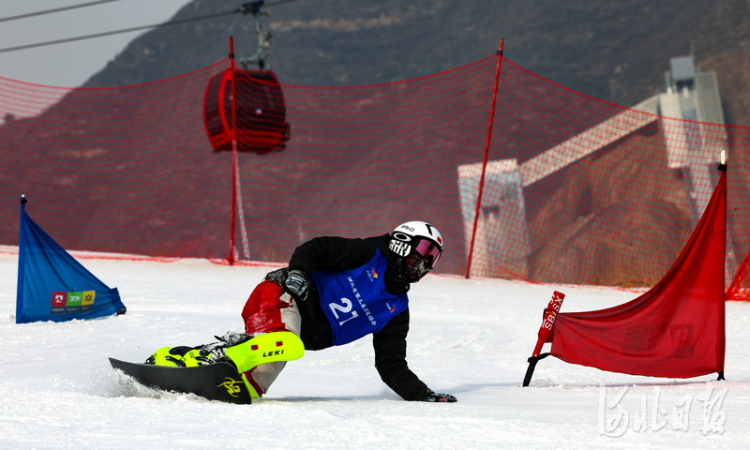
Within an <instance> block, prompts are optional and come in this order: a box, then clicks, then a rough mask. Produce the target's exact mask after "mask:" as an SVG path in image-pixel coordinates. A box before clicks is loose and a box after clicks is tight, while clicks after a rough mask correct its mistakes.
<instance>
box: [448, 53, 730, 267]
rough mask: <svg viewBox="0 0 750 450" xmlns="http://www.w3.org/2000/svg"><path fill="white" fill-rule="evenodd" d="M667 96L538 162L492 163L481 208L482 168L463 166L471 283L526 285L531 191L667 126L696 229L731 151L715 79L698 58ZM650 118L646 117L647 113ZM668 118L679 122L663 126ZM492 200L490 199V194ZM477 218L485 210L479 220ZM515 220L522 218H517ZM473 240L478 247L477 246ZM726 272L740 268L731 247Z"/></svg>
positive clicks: (687, 59) (675, 68) (687, 62)
mask: <svg viewBox="0 0 750 450" xmlns="http://www.w3.org/2000/svg"><path fill="white" fill-rule="evenodd" d="M665 82H666V86H665V91H664V92H662V93H659V94H656V95H654V96H652V97H650V98H648V99H646V100H644V101H642V102H640V103H639V104H637V105H635V106H633V107H632V108H630V109H625V110H623V111H622V112H621V113H619V114H616V115H614V116H612V117H610V118H609V119H607V120H604V121H602V122H600V123H598V124H597V125H595V126H593V127H591V128H589V129H588V130H586V131H584V132H583V133H580V134H578V135H576V136H573V137H571V138H569V139H567V140H566V141H564V142H561V143H559V144H557V145H555V146H554V147H552V148H549V149H547V150H546V151H543V152H541V153H540V154H539V155H537V156H535V157H533V158H531V159H529V160H527V161H524V162H523V163H518V162H517V160H515V159H512V160H503V161H491V162H489V163H488V165H487V168H486V174H485V177H484V179H485V185H484V188H483V190H482V192H483V194H482V197H483V198H482V201H481V207H480V208H477V202H478V195H479V188H478V187H479V180H480V178H481V175H482V173H481V171H482V167H481V164H466V165H462V166H459V167H458V170H457V176H458V189H459V193H460V199H461V210H462V213H463V221H464V236H465V239H466V248H467V249H472V247H473V250H469V251H472V262H471V264H472V266H471V275H472V276H489V277H498V276H499V277H511V278H525V277H526V276H527V270H528V262H527V260H528V258H529V257H530V255H531V244H530V242H529V230H528V222H527V220H526V217H525V210H526V208H525V205H524V194H523V192H524V188H526V187H528V186H530V185H532V184H534V183H536V182H537V181H540V180H542V179H544V178H545V177H547V176H549V175H552V174H553V173H555V172H557V171H559V170H561V169H563V168H565V167H567V166H569V165H571V164H573V163H575V162H577V161H579V160H581V159H583V158H585V157H587V156H589V155H592V154H594V153H596V152H598V151H600V150H603V149H605V148H611V146H613V145H614V146H616V145H617V141H619V140H621V139H623V138H625V137H626V136H628V135H630V134H632V133H635V132H636V131H638V130H640V129H642V128H644V127H645V126H647V125H649V124H652V123H654V122H656V121H660V122H661V123H659V125H660V127H661V128H662V130H663V131H664V136H668V137H669V138H665V148H666V151H667V155H666V156H667V158H666V159H667V164H668V167H669V168H670V169H673V170H676V171H680V172H681V173H680V175H681V178H683V179H684V180H685V181H686V188H687V189H688V190H689V196H690V198H691V199H692V201H693V212H694V214H693V221H694V223H697V221H698V219H699V218H700V216H701V214H702V213H703V211H704V210H705V207H706V205H707V204H708V201H709V199H710V197H711V193H712V192H713V188H712V186H714V184H715V183H714V181H715V180H716V179H717V177H718V174H717V173H716V164H717V163H718V162H719V159H720V155H721V151H722V150H728V148H729V147H728V141H727V133H726V130H725V128H724V127H717V126H715V125H712V124H721V125H723V124H724V114H723V111H722V105H721V96H720V93H719V85H718V82H717V78H716V74H715V73H714V72H701V71H700V70H699V69H698V68H696V66H695V63H694V60H693V57H692V56H684V57H676V58H672V59H671V60H670V70H668V71H666V72H665ZM644 112H645V113H647V114H643V113H644ZM662 117H664V118H670V119H680V120H662ZM488 193H489V195H488ZM475 211H479V218H478V219H477V220H476V232H475V231H474V228H475V217H474V215H475ZM514 215H515V216H514ZM472 239H473V240H474V242H473V246H472V242H471V241H472ZM728 247H729V248H728V250H729V251H728V258H727V260H728V264H730V263H731V267H727V269H728V270H727V273H728V274H729V273H734V271H733V270H730V269H731V268H732V267H733V266H734V262H733V261H732V258H731V255H732V254H733V253H732V252H731V240H730V242H729V243H728Z"/></svg>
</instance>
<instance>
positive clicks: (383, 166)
mask: <svg viewBox="0 0 750 450" xmlns="http://www.w3.org/2000/svg"><path fill="white" fill-rule="evenodd" d="M231 63H232V62H231V60H226V61H221V62H219V63H217V64H215V65H213V66H210V67H207V68H205V69H203V70H199V71H196V72H193V73H190V74H186V75H183V76H180V77H176V78H172V79H167V80H163V81H160V82H155V83H148V84H143V85H135V86H123V87H117V88H102V89H60V88H53V87H47V86H39V85H30V84H26V83H22V82H18V81H14V80H9V79H3V78H0V117H4V118H3V121H2V124H1V125H0V169H1V170H2V174H3V175H2V178H0V194H1V195H0V198H1V199H2V200H1V201H2V207H1V208H0V244H8V245H16V244H17V242H18V209H17V208H18V198H19V196H20V195H21V194H25V195H26V196H27V197H28V199H29V204H28V208H29V210H30V211H32V212H33V214H34V217H35V220H37V222H38V223H39V224H40V225H41V226H43V227H44V228H45V230H46V231H47V232H49V233H50V235H52V236H53V237H54V238H55V239H56V240H57V242H59V243H60V244H61V245H62V246H63V247H65V248H66V249H69V250H91V251H103V252H118V253H128V254H139V255H151V256H159V257H201V258H213V259H225V260H229V261H272V262H284V261H286V260H288V258H289V256H290V255H291V253H292V251H293V249H294V248H295V247H296V246H297V245H298V244H300V243H301V242H303V241H305V240H307V239H309V238H312V237H314V236H317V235H342V236H349V237H353V236H368V235H375V234H381V233H386V232H389V231H391V230H392V229H393V227H395V226H396V225H397V224H399V223H402V222H405V221H409V220H425V221H429V222H430V223H432V224H434V225H435V226H437V227H438V228H439V229H440V231H441V232H442V234H443V237H444V238H445V242H446V248H445V253H444V256H443V258H442V259H441V263H440V265H439V267H438V268H437V272H442V273H451V274H460V275H466V274H467V273H470V275H471V276H489V277H506V278H518V279H528V280H533V281H540V282H555V283H576V284H603V285H618V286H651V285H654V284H655V283H656V282H658V281H659V279H661V277H662V276H663V275H664V273H666V271H667V270H668V269H669V267H670V266H671V264H672V263H673V262H674V260H675V259H676V258H677V256H678V254H679V253H680V251H681V249H682V248H683V246H684V245H685V243H686V242H687V240H688V238H689V236H690V234H691V232H692V230H693V229H694V227H695V225H696V223H697V220H698V218H699V217H700V214H701V213H702V210H703V208H705V205H706V204H707V202H708V199H709V197H710V194H711V192H712V191H713V188H714V187H715V185H716V182H717V180H718V175H717V173H716V170H715V168H716V164H718V161H719V155H720V152H721V150H726V151H727V152H728V155H729V162H728V164H729V172H730V175H731V176H730V183H729V188H728V205H729V206H728V237H727V240H728V244H727V245H728V249H727V262H726V267H727V271H726V273H727V280H726V285H727V286H730V287H731V289H730V294H729V295H730V296H731V297H735V298H740V297H742V296H743V295H744V292H745V291H744V289H745V288H747V287H750V286H748V282H745V281H744V277H745V275H746V273H747V272H748V271H750V269H749V268H747V267H746V266H747V265H748V264H747V263H746V262H745V259H746V257H747V255H748V254H749V252H750V233H749V232H748V229H749V228H750V196H748V191H749V190H750V184H748V176H749V175H750V161H749V159H750V154H748V151H747V150H748V141H750V128H746V127H733V126H724V125H716V124H708V123H699V122H689V121H684V120H677V119H669V118H665V117H660V116H658V115H655V114H654V113H653V112H650V111H651V110H650V109H649V105H648V104H646V103H644V104H642V105H639V106H638V108H636V109H628V108H623V107H620V106H617V105H613V104H609V103H606V102H602V101H599V100H597V99H594V98H590V97H587V96H584V95H581V94H579V93H576V92H573V91H571V90H568V89H566V88H564V87H562V86H559V85H556V84H554V83H552V82H550V81H548V80H545V79H543V78H540V77H538V76H536V75H534V74H533V73H530V72H529V71H527V70H524V69H523V68H522V67H519V66H517V65H516V64H514V63H513V62H512V61H509V60H507V59H504V58H503V57H502V56H501V55H497V56H492V57H488V58H486V59H484V60H480V61H477V62H476V63H473V64H469V65H467V66H463V67H460V68H457V69H455V70H451V71H448V72H444V73H439V74H436V75H433V76H429V77H423V78H418V79H412V80H406V81H402V82H396V83H390V84H383V85H375V86H359V87H345V88H316V87H305V86H290V85H284V84H283V78H284V77H283V74H277V75H278V76H279V78H280V82H281V83H282V84H281V86H280V87H281V91H283V101H284V103H285V111H284V112H285V117H283V118H282V119H281V122H283V123H286V124H288V129H286V128H278V127H274V126H271V125H260V126H261V127H264V126H267V127H269V128H268V129H267V130H265V132H266V133H265V134H264V136H265V137H264V138H263V139H265V141H264V142H271V143H275V142H279V143H283V148H277V149H274V150H269V149H270V147H269V148H266V150H267V151H266V150H264V154H257V153H249V152H245V151H243V150H248V149H252V148H251V147H252V146H251V147H247V146H244V147H243V145H239V144H238V145H237V147H236V148H237V149H238V150H240V152H239V153H237V154H236V159H235V158H234V156H235V154H233V153H232V151H231V145H229V144H227V142H231V138H232V137H235V138H236V139H237V140H240V139H245V138H241V137H240V136H241V133H240V132H239V131H238V132H237V134H235V135H232V134H231V130H232V123H234V122H235V121H234V120H233V118H234V116H233V115H232V114H236V115H237V121H236V123H238V124H239V126H240V127H243V126H244V125H243V123H249V122H247V120H248V119H247V118H248V117H249V116H252V114H258V115H260V114H262V113H264V111H261V110H260V109H262V108H260V109H259V108H248V107H247V105H246V104H244V106H243V105H238V106H237V107H236V108H235V109H234V110H232V109H231V108H230V109H225V112H226V113H227V114H226V115H225V117H224V119H223V120H224V122H223V123H224V126H228V127H229V128H228V133H229V134H228V136H229V138H230V140H229V141H226V140H224V141H221V142H220V143H219V144H216V143H217V142H219V141H218V140H217V139H218V138H214V140H213V141H212V140H211V139H209V133H207V126H208V127H209V128H210V127H211V126H213V127H215V126H219V125H217V124H218V123H222V122H221V120H220V119H216V118H215V117H214V118H213V119H212V120H213V121H209V122H210V123H211V124H212V125H206V124H205V123H204V100H206V101H207V102H208V103H211V102H214V103H211V104H212V105H213V106H212V108H213V111H214V114H215V113H216V111H218V110H220V109H221V108H222V106H221V105H225V106H224V107H225V108H227V106H226V105H231V104H232V99H237V101H244V100H240V99H242V98H243V96H245V97H248V96H250V97H252V98H257V96H261V95H268V92H269V91H268V90H264V89H259V88H258V86H255V87H252V86H249V85H244V86H243V85H241V83H240V81H236V85H235V86H234V89H235V91H234V92H232V91H231V90H225V91H220V90H219V88H217V87H216V86H214V88H213V90H211V89H207V88H208V87H209V84H210V83H209V81H210V80H212V79H214V80H215V79H216V78H215V77H217V76H219V77H222V76H223V74H224V73H225V71H226V70H227V69H229V68H230V66H231ZM228 79H232V78H231V77H228ZM238 79H239V78H238ZM257 82H258V83H267V82H268V81H267V80H266V81H263V80H260V81H257ZM230 87H231V86H230ZM243 89H248V91H247V93H243V91H242V90H243ZM208 91H210V92H208ZM207 92H208V93H207ZM217 92H219V93H217ZM264 92H265V94H264ZM222 95H223V96H224V97H222V100H221V101H219V100H218V99H217V98H216V97H217V96H222ZM58 97H62V98H61V100H60V101H59V102H57V103H54V104H53V105H52V106H49V107H47V108H46V109H43V111H41V112H38V111H39V110H40V109H42V108H45V105H48V104H49V103H51V102H52V100H50V99H57V98H58ZM206 97H208V99H206ZM265 101H266V102H272V101H275V100H274V99H266V100H265ZM222 102H225V103H222ZM208 103H207V104H208ZM266 104H270V103H266ZM268 108H269V110H270V109H272V108H270V107H268ZM232 111H233V112H232ZM32 114H34V115H33V116H32ZM274 114H280V113H279V112H278V111H277V112H276V113H274ZM29 116H30V117H29ZM217 120H218V122H217ZM243 121H245V122H243ZM259 123H260V122H259ZM248 126H249V125H248ZM279 130H281V131H279ZM225 137H226V136H225ZM212 142H214V144H215V145H217V146H220V148H219V150H220V151H214V150H216V148H215V146H214V145H212ZM264 145H265V144H264ZM269 145H271V144H269ZM235 160H236V164H237V166H236V167H237V171H236V172H235V171H234V170H233V161H235ZM233 187H236V188H237V189H236V190H235V189H233ZM480 191H481V202H479V200H478V199H479V197H480ZM477 213H478V215H477ZM469 258H471V259H469Z"/></svg>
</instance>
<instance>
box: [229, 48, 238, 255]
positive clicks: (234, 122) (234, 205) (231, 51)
mask: <svg viewBox="0 0 750 450" xmlns="http://www.w3.org/2000/svg"><path fill="white" fill-rule="evenodd" d="M229 61H230V70H231V71H232V77H231V81H232V208H231V211H232V224H231V225H230V232H229V256H228V257H227V262H228V263H229V265H230V266H232V265H234V248H235V247H234V234H235V227H236V224H235V222H236V221H237V110H236V104H235V98H236V95H235V91H234V87H235V82H234V37H233V36H229Z"/></svg>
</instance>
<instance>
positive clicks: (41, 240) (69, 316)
mask: <svg viewBox="0 0 750 450" xmlns="http://www.w3.org/2000/svg"><path fill="white" fill-rule="evenodd" d="M20 234H21V236H20V240H19V244H18V292H17V296H16V323H29V322H37V321H45V320H51V321H54V322H63V321H66V320H73V319H94V318H97V317H103V316H109V315H113V314H123V313H124V312H125V305H123V303H122V302H121V301H120V294H119V292H117V288H113V289H110V288H109V287H107V285H105V284H104V283H102V282H101V281H99V279H98V278H96V277H95V276H94V275H93V274H92V273H91V272H89V271H88V270H87V269H86V268H85V267H83V265H81V264H80V263H79V262H78V261H76V259H75V258H73V256H71V255H70V253H68V252H67V251H65V249H63V248H62V247H61V246H60V245H59V244H58V243H57V242H55V240H54V239H52V238H51V237H50V236H49V235H48V234H47V233H46V232H45V231H44V230H43V229H42V228H41V227H40V226H39V225H37V224H36V223H35V222H34V221H33V220H32V219H31V217H29V215H28V214H27V213H26V197H24V196H22V197H21V233H20Z"/></svg>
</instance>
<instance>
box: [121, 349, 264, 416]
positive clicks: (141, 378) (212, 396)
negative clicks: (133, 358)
mask: <svg viewBox="0 0 750 450" xmlns="http://www.w3.org/2000/svg"><path fill="white" fill-rule="evenodd" d="M109 362H110V364H112V367H113V368H115V369H118V370H121V371H122V372H123V373H124V374H125V375H128V376H131V377H133V378H134V379H135V380H136V381H137V382H139V383H141V384H142V385H144V386H148V387H150V388H155V389H160V390H163V391H173V392H179V393H183V394H195V395H198V396H201V397H204V398H207V399H209V400H219V401H222V402H229V403H238V404H241V405H249V404H251V403H252V399H251V397H250V392H248V390H247V387H246V386H245V382H244V381H242V376H241V375H240V374H239V373H238V372H237V369H235V368H234V366H233V365H231V364H229V363H225V362H218V363H214V364H210V365H207V366H198V367H168V366H154V365H152V364H138V363H132V362H127V361H120V360H119V359H115V358H109Z"/></svg>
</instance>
